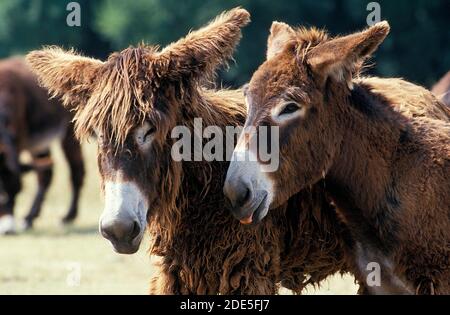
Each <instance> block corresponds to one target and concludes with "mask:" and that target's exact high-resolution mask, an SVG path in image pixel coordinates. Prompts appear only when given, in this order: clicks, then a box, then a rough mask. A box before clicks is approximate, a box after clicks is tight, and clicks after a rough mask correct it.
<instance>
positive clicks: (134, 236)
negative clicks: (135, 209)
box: [131, 221, 141, 240]
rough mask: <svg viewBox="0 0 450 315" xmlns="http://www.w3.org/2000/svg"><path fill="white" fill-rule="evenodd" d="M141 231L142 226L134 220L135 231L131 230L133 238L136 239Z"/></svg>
mask: <svg viewBox="0 0 450 315" xmlns="http://www.w3.org/2000/svg"><path fill="white" fill-rule="evenodd" d="M140 233H141V227H140V226H139V223H138V222H137V221H134V224H133V231H132V232H131V240H134V239H135V238H136V237H137V236H138V235H139V234H140Z"/></svg>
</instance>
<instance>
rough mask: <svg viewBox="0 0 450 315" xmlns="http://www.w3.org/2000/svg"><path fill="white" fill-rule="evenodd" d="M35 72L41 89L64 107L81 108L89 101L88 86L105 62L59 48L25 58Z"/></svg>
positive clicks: (36, 51) (38, 52) (40, 51)
mask: <svg viewBox="0 0 450 315" xmlns="http://www.w3.org/2000/svg"><path fill="white" fill-rule="evenodd" d="M26 60H27V62H28V64H29V65H30V67H31V69H32V71H33V72H34V73H35V74H36V76H37V77H38V80H39V82H40V84H41V85H42V86H44V87H45V88H47V89H48V90H49V91H50V93H51V94H53V96H59V97H61V98H62V100H63V102H64V105H65V106H67V107H70V106H79V105H82V104H83V103H84V102H85V101H86V97H87V95H88V93H89V87H90V86H91V85H92V83H93V81H94V80H95V76H96V74H97V71H98V70H99V69H100V67H101V66H102V65H103V63H102V62H101V61H99V60H96V59H91V58H87V57H83V56H80V55H78V54H76V53H75V52H74V51H72V50H70V51H64V50H63V49H61V48H58V47H47V48H44V49H42V50H35V51H32V52H30V53H29V54H28V55H27V56H26Z"/></svg>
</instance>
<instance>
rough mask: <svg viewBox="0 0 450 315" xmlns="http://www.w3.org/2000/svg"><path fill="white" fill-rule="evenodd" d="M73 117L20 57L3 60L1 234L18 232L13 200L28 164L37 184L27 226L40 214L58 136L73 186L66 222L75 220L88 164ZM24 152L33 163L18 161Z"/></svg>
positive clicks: (0, 91)
mask: <svg viewBox="0 0 450 315" xmlns="http://www.w3.org/2000/svg"><path fill="white" fill-rule="evenodd" d="M70 119H71V115H70V113H69V112H68V111H67V110H66V109H64V108H63V107H62V106H60V105H59V101H57V100H50V101H49V99H48V94H47V91H46V90H45V89H43V88H41V87H39V85H38V84H37V80H36V78H35V76H34V75H33V73H32V72H31V71H30V70H29V68H28V67H27V65H26V64H25V62H24V61H23V60H22V59H19V58H11V59H6V60H2V61H0V234H7V233H13V232H14V231H15V224H14V219H13V208H14V201H15V197H16V195H17V193H18V192H19V191H20V188H21V173H22V172H23V171H24V170H26V169H30V168H32V169H34V170H36V172H37V177H38V184H39V186H38V191H37V194H36V197H35V199H34V202H33V205H32V207H31V210H30V212H29V214H28V215H27V216H26V218H25V228H30V227H31V226H32V224H33V221H34V219H35V218H36V217H37V216H38V215H39V212H40V210H41V206H42V202H43V200H44V196H45V192H46V191H47V189H48V187H49V185H50V180H51V177H52V162H51V157H50V150H49V145H50V142H51V141H53V140H55V139H58V138H59V139H60V140H61V142H62V147H63V151H64V154H65V156H66V158H67V161H68V162H69V166H70V170H71V175H72V177H71V178H72V189H73V195H72V202H71V204H70V208H69V212H68V213H67V215H66V216H65V217H64V219H63V222H65V223H67V222H70V221H72V220H73V219H75V217H76V215H77V207H78V196H79V193H80V189H81V185H82V181H83V176H84V167H83V160H82V156H81V148H80V145H79V144H78V142H77V141H76V140H75V137H74V134H73V128H72V127H73V126H72V124H71V123H70ZM22 151H28V152H29V153H30V154H31V156H32V158H33V162H32V165H31V167H30V166H29V165H28V166H25V167H24V166H23V165H21V164H20V163H19V154H20V153H21V152H22ZM24 168H25V169H24Z"/></svg>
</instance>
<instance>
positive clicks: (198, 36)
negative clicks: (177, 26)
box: [157, 8, 250, 78]
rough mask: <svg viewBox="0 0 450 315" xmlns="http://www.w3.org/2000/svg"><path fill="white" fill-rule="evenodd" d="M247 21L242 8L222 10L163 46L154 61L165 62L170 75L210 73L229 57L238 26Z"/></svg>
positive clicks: (238, 34)
mask: <svg viewBox="0 0 450 315" xmlns="http://www.w3.org/2000/svg"><path fill="white" fill-rule="evenodd" d="M249 22H250V14H249V13H248V12H247V11H246V10H244V9H241V8H235V9H233V10H231V11H229V12H224V13H222V14H221V15H219V16H218V17H217V18H216V19H215V20H213V21H212V22H211V23H209V24H208V25H206V26H205V27H203V28H201V29H199V30H197V31H193V32H191V33H189V34H188V35H187V36H186V37H185V38H183V39H180V40H179V41H177V42H175V43H172V44H170V45H169V46H167V47H166V48H164V49H163V50H162V51H161V52H160V53H159V55H158V56H157V59H158V60H157V62H158V63H163V64H164V63H165V64H167V70H166V71H167V72H168V73H167V74H168V75H169V76H172V77H176V78H178V77H179V76H180V75H181V76H190V77H201V76H210V75H212V74H214V72H215V70H216V68H217V67H218V66H219V65H221V64H222V63H224V62H226V61H227V60H228V59H230V58H231V56H232V53H233V51H234V49H235V47H236V46H237V44H238V42H239V40H240V38H241V28H242V27H244V26H245V25H247V24H248V23H249Z"/></svg>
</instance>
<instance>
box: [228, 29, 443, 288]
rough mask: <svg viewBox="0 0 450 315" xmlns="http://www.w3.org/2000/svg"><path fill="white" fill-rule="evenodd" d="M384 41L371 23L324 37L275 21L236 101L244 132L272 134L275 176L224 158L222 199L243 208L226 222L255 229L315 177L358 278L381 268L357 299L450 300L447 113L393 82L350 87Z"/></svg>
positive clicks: (359, 81) (430, 98) (365, 81)
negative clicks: (341, 226)
mask: <svg viewBox="0 0 450 315" xmlns="http://www.w3.org/2000/svg"><path fill="white" fill-rule="evenodd" d="M388 32H389V25H388V23H387V22H381V23H378V24H376V25H374V26H373V27H370V28H369V29H368V30H366V31H364V32H361V33H355V34H352V35H349V36H345V37H337V38H333V39H330V38H329V37H328V35H327V34H326V33H325V32H323V31H319V30H316V29H314V28H313V29H304V28H300V29H298V30H294V29H292V28H291V27H290V26H288V25H286V24H284V23H277V22H275V23H274V24H273V26H272V31H271V36H270V37H269V42H268V46H269V47H268V55H267V60H266V61H265V62H264V64H263V65H261V66H260V68H259V69H258V70H257V71H256V72H255V74H254V75H253V77H252V79H251V81H250V84H249V87H248V90H247V93H246V100H247V103H248V107H249V115H248V118H247V121H246V126H254V127H256V128H258V127H259V126H262V125H265V126H267V125H272V126H273V125H276V126H279V127H280V142H281V143H280V147H281V148H280V167H279V169H278V170H277V171H276V172H273V173H269V172H265V171H264V169H265V165H264V164H263V163H262V162H260V161H259V162H255V163H254V165H253V166H252V167H249V166H248V165H246V164H245V163H240V162H234V161H233V162H232V163H231V164H230V169H229V171H228V175H227V179H226V183H225V187H228V189H226V191H225V192H226V193H227V195H228V196H229V198H230V199H232V200H246V202H245V203H244V204H243V205H241V206H240V207H236V208H234V209H233V213H234V215H235V216H236V218H238V219H240V220H243V221H245V222H249V221H254V223H256V222H258V221H259V220H261V219H262V218H263V217H264V216H265V215H266V214H267V212H268V209H269V208H274V207H276V206H277V205H278V204H279V203H280V202H283V201H284V200H286V199H287V198H289V197H290V196H291V195H292V194H293V193H295V192H296V191H299V190H300V189H303V188H305V187H308V186H309V185H312V184H314V183H316V182H318V181H320V180H322V179H324V180H325V187H326V190H327V192H328V193H329V195H330V196H331V198H332V200H333V201H334V202H335V203H336V205H337V209H338V213H339V217H340V218H341V219H342V220H343V222H344V223H345V224H346V226H347V227H348V228H349V229H350V233H351V235H352V239H353V241H354V242H353V244H352V246H351V252H352V255H353V268H352V270H354V271H355V275H356V277H357V279H359V281H360V282H362V283H365V278H366V275H367V270H366V267H367V266H368V263H369V262H377V263H378V264H379V265H380V268H381V282H380V283H379V284H377V285H374V286H370V285H367V286H366V290H367V291H366V293H384V294H386V293H397V294H398V293H405V294H410V293H418V294H434V293H440V294H449V293H450V181H449V178H450V123H449V120H450V112H449V109H448V107H446V106H445V105H444V104H442V103H440V102H439V101H438V100H436V98H435V97H434V95H433V94H432V93H430V92H429V91H427V90H425V89H423V88H421V87H418V86H415V85H413V84H411V83H408V82H405V81H403V80H399V79H380V78H358V74H359V72H360V68H361V65H362V63H363V61H364V60H365V59H366V58H367V57H369V56H370V55H371V53H372V52H373V51H375V49H376V48H377V47H378V45H379V44H380V43H381V42H382V41H383V40H384V38H385V37H386V36H387V34H388ZM246 139H247V137H241V138H240V140H239V143H238V146H237V149H236V150H238V149H240V148H245V147H246V145H245V143H243V142H244V141H246ZM255 154H256V153H255ZM255 204H256V205H259V206H257V207H256V208H255V207H253V206H252V205H255Z"/></svg>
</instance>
